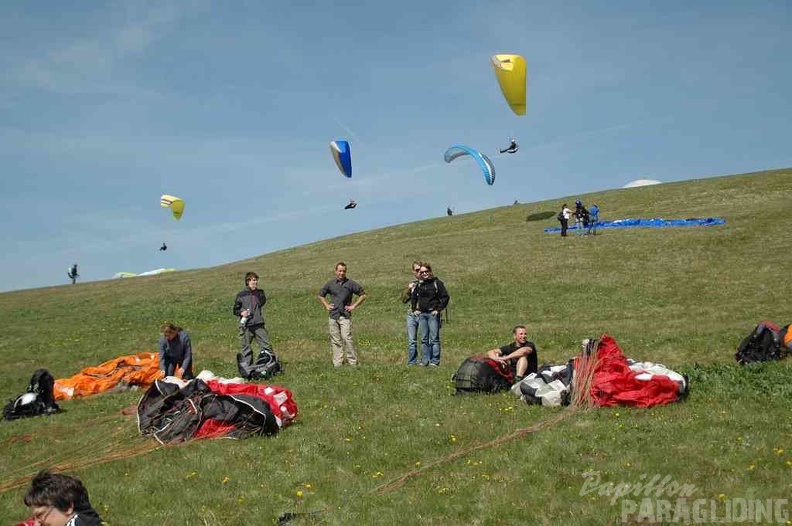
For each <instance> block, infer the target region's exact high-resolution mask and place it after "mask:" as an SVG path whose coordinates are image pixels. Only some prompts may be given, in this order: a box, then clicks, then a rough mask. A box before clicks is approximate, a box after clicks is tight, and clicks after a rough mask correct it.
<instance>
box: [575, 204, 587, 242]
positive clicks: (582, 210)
mask: <svg viewBox="0 0 792 526" xmlns="http://www.w3.org/2000/svg"><path fill="white" fill-rule="evenodd" d="M588 221H589V212H588V210H586V207H585V206H583V202H582V201H581V200H580V199H578V200H577V201H575V229H576V231H575V233H576V234H577V235H579V236H582V235H584V234H585V233H586V231H585V229H586V228H587V227H588Z"/></svg>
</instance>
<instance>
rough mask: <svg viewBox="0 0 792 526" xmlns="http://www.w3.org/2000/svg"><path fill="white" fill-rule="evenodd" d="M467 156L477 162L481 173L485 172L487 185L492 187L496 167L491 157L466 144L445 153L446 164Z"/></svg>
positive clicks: (456, 145) (451, 148) (455, 146)
mask: <svg viewBox="0 0 792 526" xmlns="http://www.w3.org/2000/svg"><path fill="white" fill-rule="evenodd" d="M465 155H469V156H471V157H473V158H474V159H475V160H476V162H477V163H478V165H479V167H480V168H481V171H482V172H483V175H484V180H485V181H486V182H487V184H489V185H491V184H492V183H494V182H495V165H493V164H492V161H490V160H489V157H487V156H486V155H484V154H483V153H481V152H480V151H478V150H476V149H474V148H471V147H470V146H465V145H464V144H455V145H454V146H452V147H450V148H449V149H448V150H446V152H445V155H444V157H445V162H447V163H450V162H451V161H453V160H454V159H457V158H459V157H463V156H465Z"/></svg>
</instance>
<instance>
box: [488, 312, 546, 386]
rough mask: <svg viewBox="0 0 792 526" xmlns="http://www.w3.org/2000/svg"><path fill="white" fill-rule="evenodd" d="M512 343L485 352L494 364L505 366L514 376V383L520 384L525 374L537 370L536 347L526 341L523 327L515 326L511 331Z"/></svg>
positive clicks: (526, 335) (526, 333) (526, 332)
mask: <svg viewBox="0 0 792 526" xmlns="http://www.w3.org/2000/svg"><path fill="white" fill-rule="evenodd" d="M512 336H514V341H513V342H511V343H509V344H507V345H504V346H502V347H498V348H497V349H491V350H489V351H487V356H488V357H489V358H491V359H493V360H495V361H496V362H499V363H503V364H507V365H508V366H509V367H510V368H511V370H512V374H513V375H514V383H518V382H520V381H521V380H522V379H523V378H524V377H525V375H526V374H530V373H535V372H536V370H537V368H538V359H537V357H536V345H535V344H534V343H533V342H529V341H528V330H527V329H526V328H525V325H517V326H516V327H515V328H514V329H513V330H512Z"/></svg>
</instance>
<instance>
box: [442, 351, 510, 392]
mask: <svg viewBox="0 0 792 526" xmlns="http://www.w3.org/2000/svg"><path fill="white" fill-rule="evenodd" d="M451 379H452V380H453V381H454V388H455V389H456V394H466V393H497V392H498V391H505V390H506V389H509V388H510V387H511V386H512V383H513V381H514V378H513V377H512V373H511V370H509V369H508V368H502V367H500V366H499V364H498V363H497V362H495V361H493V360H490V359H489V358H487V356H486V355H483V354H477V355H476V356H471V357H470V358H468V359H467V360H465V361H464V362H462V364H461V365H460V366H459V369H457V372H456V374H455V375H454V376H452V377H451Z"/></svg>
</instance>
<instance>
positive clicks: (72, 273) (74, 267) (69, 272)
mask: <svg viewBox="0 0 792 526" xmlns="http://www.w3.org/2000/svg"><path fill="white" fill-rule="evenodd" d="M66 275H67V276H69V279H70V280H71V282H72V285H74V284H75V283H77V278H79V277H80V275H79V274H77V263H75V264H74V265H72V266H71V268H69V270H67V271H66Z"/></svg>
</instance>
